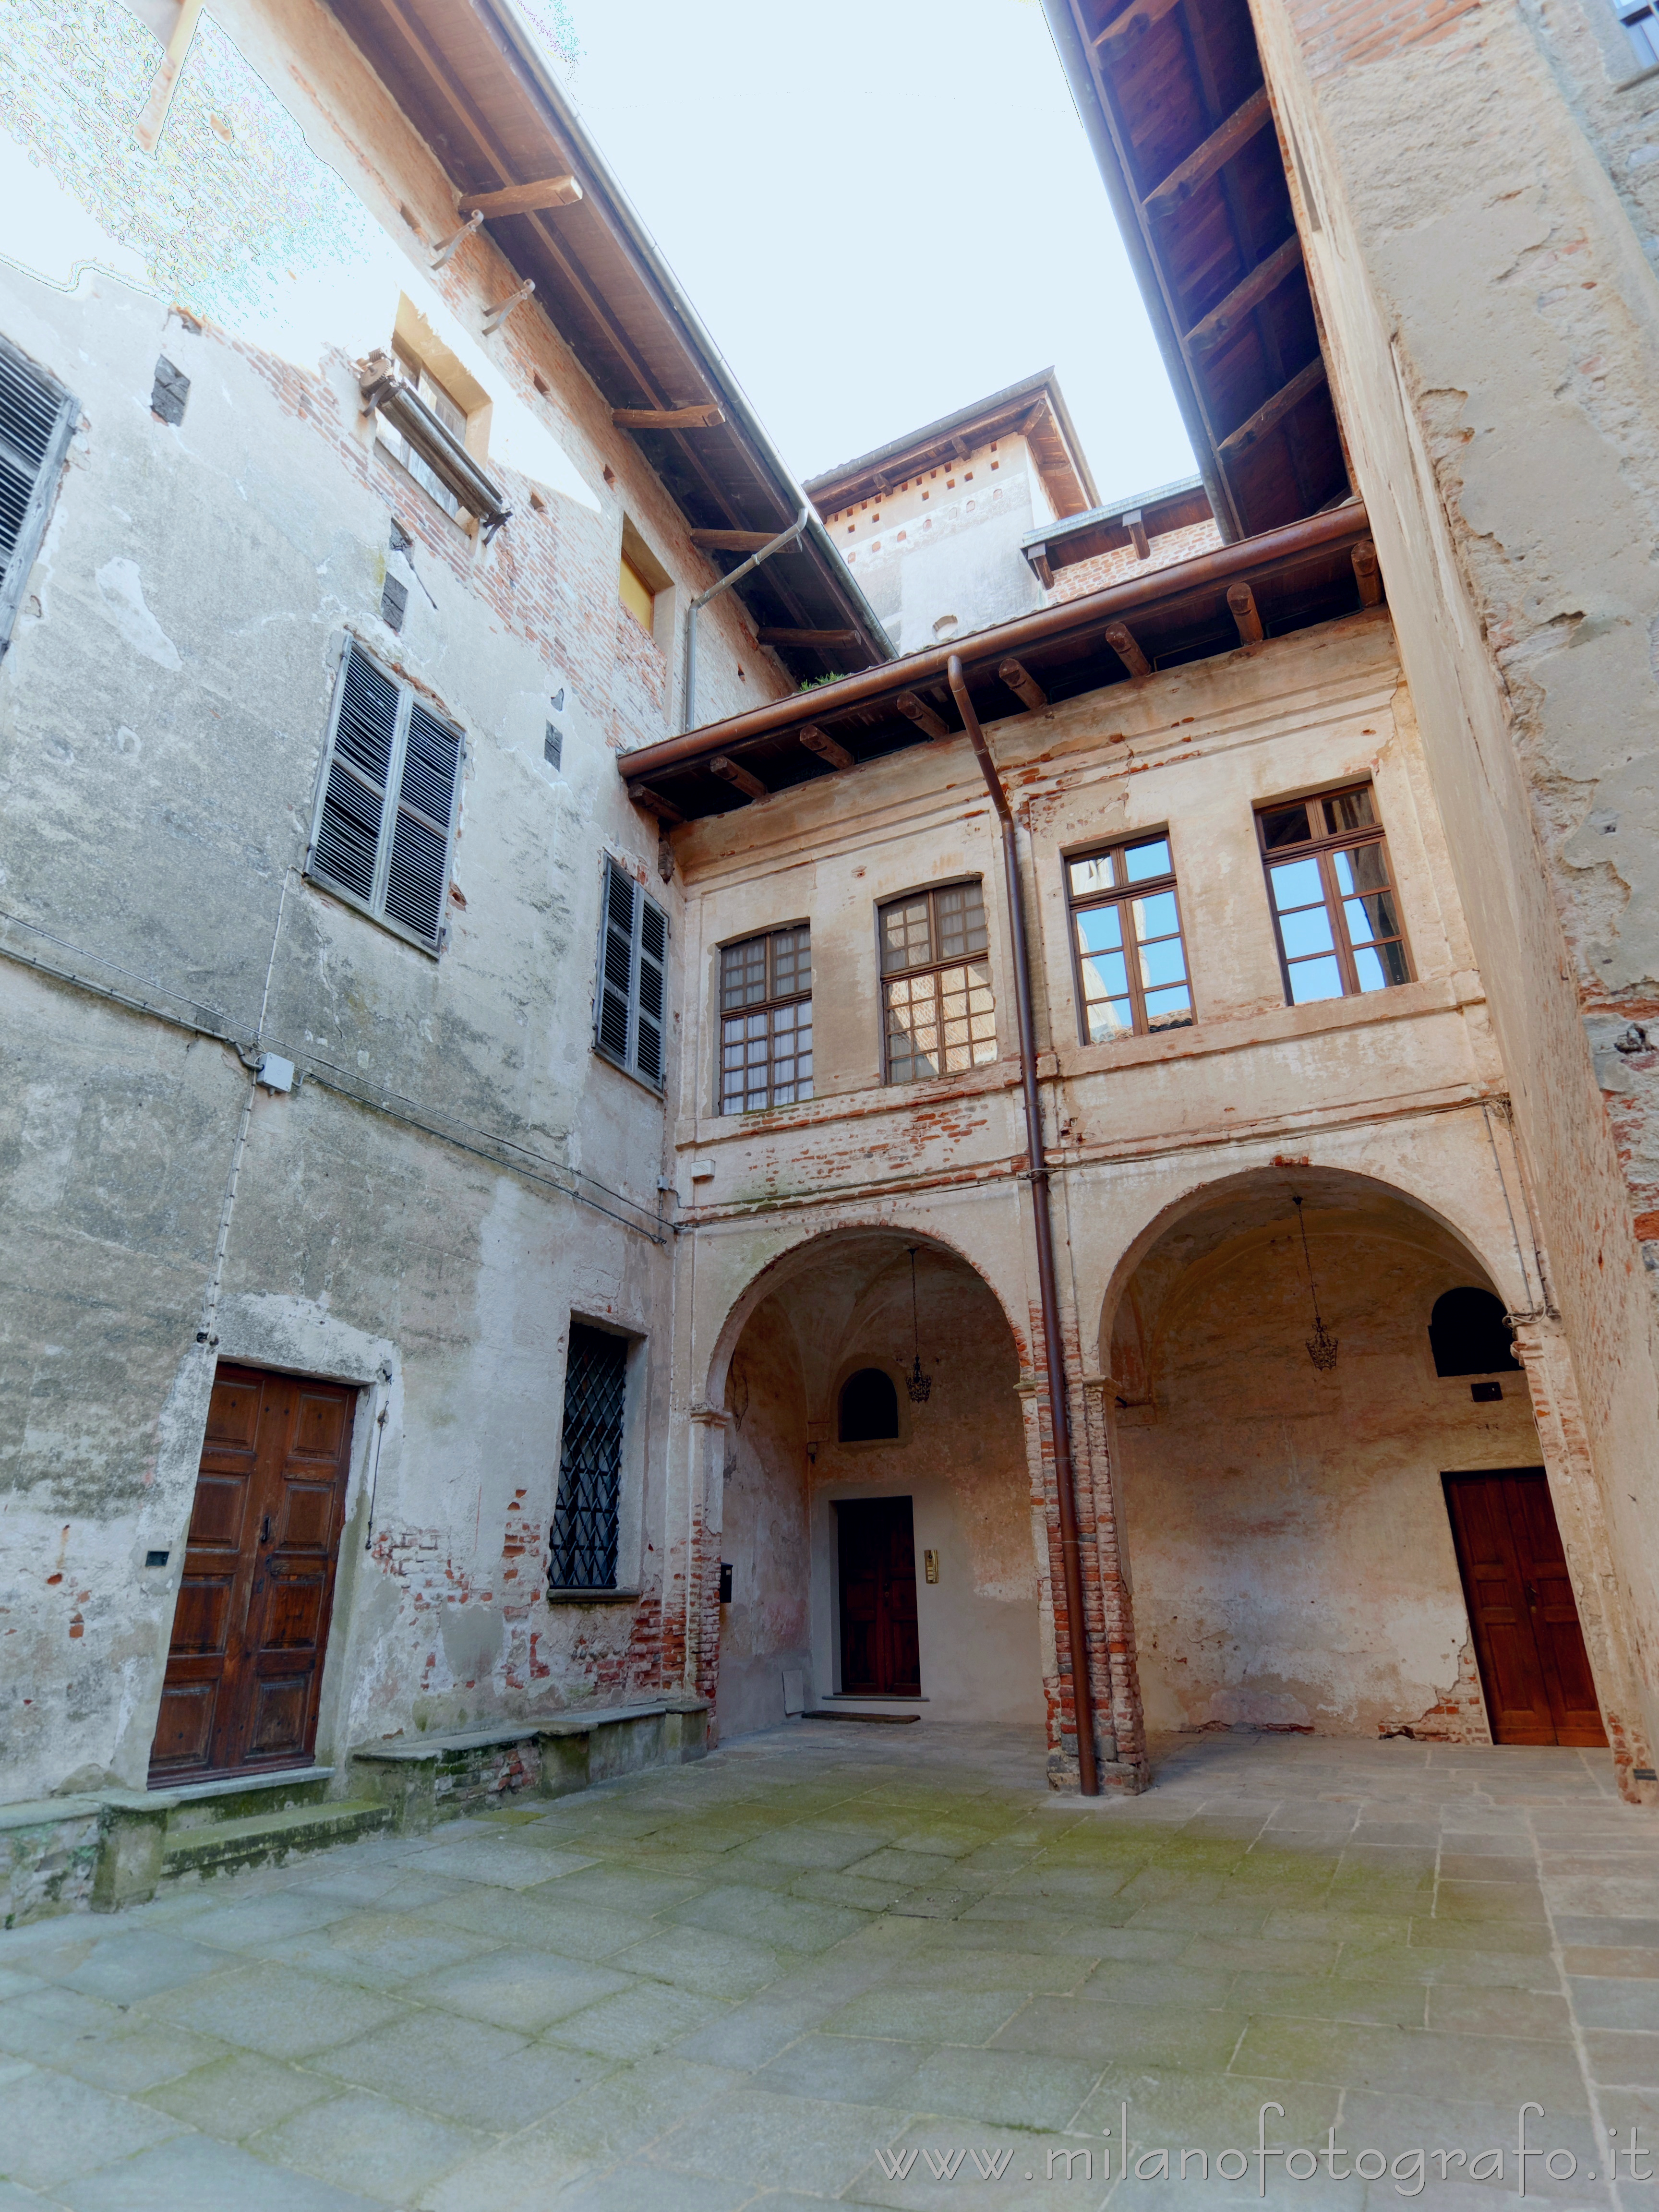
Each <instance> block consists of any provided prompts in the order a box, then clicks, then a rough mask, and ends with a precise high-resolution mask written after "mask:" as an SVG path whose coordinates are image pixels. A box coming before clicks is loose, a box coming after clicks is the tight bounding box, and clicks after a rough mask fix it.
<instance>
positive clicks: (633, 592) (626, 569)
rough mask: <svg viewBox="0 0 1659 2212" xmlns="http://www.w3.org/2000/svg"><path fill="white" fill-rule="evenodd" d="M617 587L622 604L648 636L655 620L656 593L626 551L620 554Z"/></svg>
mask: <svg viewBox="0 0 1659 2212" xmlns="http://www.w3.org/2000/svg"><path fill="white" fill-rule="evenodd" d="M617 595H618V597H619V598H620V599H621V600H622V603H623V605H624V606H625V607H626V608H627V610H628V611H629V614H630V615H632V616H633V617H634V619H635V622H636V623H638V624H639V626H640V628H641V629H642V630H643V631H644V632H645V634H646V635H647V637H649V636H650V635H651V632H652V628H653V624H654V623H655V621H656V608H657V595H656V593H655V592H653V590H652V588H651V586H650V585H649V584H647V581H646V580H645V578H644V576H643V575H642V574H641V572H640V570H639V569H638V568H635V565H634V563H633V562H631V561H630V560H629V557H628V556H627V554H626V553H624V554H623V556H622V567H621V569H620V572H619V574H618V579H617Z"/></svg>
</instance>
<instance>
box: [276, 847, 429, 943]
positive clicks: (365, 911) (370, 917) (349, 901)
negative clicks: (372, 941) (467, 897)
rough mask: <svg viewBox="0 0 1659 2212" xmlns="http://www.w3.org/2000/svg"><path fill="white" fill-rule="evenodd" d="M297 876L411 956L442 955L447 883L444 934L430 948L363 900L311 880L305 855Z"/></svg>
mask: <svg viewBox="0 0 1659 2212" xmlns="http://www.w3.org/2000/svg"><path fill="white" fill-rule="evenodd" d="M301 875H302V876H303V877H304V878H305V881H306V884H307V887H308V888H309V889H310V890H313V891H318V892H320V894H321V895H322V896H323V897H324V898H326V899H333V900H336V901H337V902H338V903H339V904H340V905H341V906H343V907H349V908H350V909H351V911H352V913H353V914H360V915H362V918H363V920H364V921H372V922H373V923H374V927H375V928H376V929H383V930H384V931H385V932H386V935H387V936H388V937H395V938H397V939H398V941H399V942H400V943H401V944H404V945H408V947H409V949H410V951H411V952H418V953H421V954H422V956H423V957H425V958H426V959H428V960H431V961H436V960H437V959H438V958H439V957H441V954H442V952H443V949H444V944H445V941H446V939H447V937H448V934H449V918H448V912H447V909H448V905H449V887H448V884H447V883H446V884H445V886H444V906H445V909H446V911H445V916H444V927H443V934H442V935H441V937H440V938H439V939H438V942H437V943H436V944H435V945H430V944H428V942H427V940H426V939H425V938H423V937H416V934H415V933H414V931H413V930H412V929H405V928H404V925H403V923H402V922H400V921H393V920H392V917H391V915H386V914H376V913H375V911H374V908H373V907H372V906H369V905H367V904H366V903H365V902H364V901H363V900H362V899H359V898H354V897H353V896H352V895H351V893H350V892H349V891H348V890H341V888H340V886H339V885H338V884H331V883H329V882H327V881H326V880H325V878H323V877H321V876H313V874H312V872H311V855H310V854H309V853H307V855H306V866H304V867H303V868H302V869H301Z"/></svg>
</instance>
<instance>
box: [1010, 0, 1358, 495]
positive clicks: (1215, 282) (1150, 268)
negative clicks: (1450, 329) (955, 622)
mask: <svg viewBox="0 0 1659 2212" xmlns="http://www.w3.org/2000/svg"><path fill="white" fill-rule="evenodd" d="M1044 6H1045V9H1046V10H1047V12H1048V16H1049V20H1050V21H1051V23H1052V24H1053V25H1054V31H1055V35H1056V40H1057V41H1058V43H1059V45H1060V51H1061V56H1062V59H1063V60H1064V61H1065V64H1066V70H1067V74H1068V76H1070V77H1071V79H1072V82H1073V91H1074V92H1075V93H1076V94H1077V97H1078V100H1079V106H1082V107H1083V108H1084V110H1085V123H1086V124H1088V125H1090V136H1091V139H1092V140H1093V143H1094V145H1095V149H1096V153H1097V158H1098V159H1099V161H1100V163H1101V166H1102V169H1103V173H1104V174H1105V177H1106V182H1107V185H1108V190H1109V193H1110V196H1111V197H1112V199H1113V201H1114V204H1115V207H1116V209H1117V210H1118V214H1119V219H1120V222H1121V225H1122V226H1123V227H1124V228H1125V232H1126V239H1127V244H1128V246H1129V250H1130V259H1131V261H1132V263H1133V264H1134V266H1135V270H1136V274H1137V276H1138V278H1139V283H1140V287H1141V290H1142V292H1143V294H1144V295H1145V296H1146V303H1147V307H1148V310H1149V312H1150V313H1151V315H1152V322H1153V325H1154V328H1155V330H1156V331H1158V335H1159V339H1160V343H1161V344H1162V345H1163V348H1164V356H1165V359H1166V361H1167V362H1168V364H1169V367H1170V374H1171V376H1172V378H1173V380H1175V382H1176V388H1177V396H1178V397H1179V398H1181V399H1182V412H1183V415H1184V416H1185V418H1186V420H1187V423H1188V431H1189V434H1190V435H1192V437H1193V442H1194V450H1195V452H1196V453H1197V456H1198V460H1199V465H1200V471H1202V473H1203V475H1204V477H1205V479H1206V483H1208V484H1209V485H1210V487H1211V490H1212V496H1213V499H1214V504H1215V512H1216V520H1217V522H1218V526H1219V527H1220V530H1221V532H1222V535H1223V536H1224V537H1227V538H1231V537H1236V536H1242V537H1253V536H1255V535H1257V534H1259V533H1260V532H1263V531H1267V530H1272V529H1276V528H1277V527H1279V526H1280V525H1281V524H1283V523H1285V522H1289V521H1291V520H1295V519H1296V518H1297V517H1298V516H1303V515H1309V514H1314V513H1318V512H1319V511H1320V510H1321V509H1322V508H1323V507H1327V506H1328V505H1329V504H1330V503H1331V501H1334V500H1340V499H1343V498H1345V497H1346V495H1347V494H1348V492H1349V490H1350V489H1351V485H1350V482H1349V475H1348V469H1347V464H1346V456H1345V454H1344V452H1343V447H1342V441H1341V435H1340V431H1339V429H1338V426H1337V420H1336V414H1335V410H1334V405H1333V403H1332V398H1331V392H1330V385H1329V380H1328V374H1326V369H1325V364H1324V359H1323V355H1322V347H1321V336H1320V330H1319V325H1318V319H1317V315H1316V309H1315V306H1314V301H1313V297H1312V294H1311V292H1310V287H1309V283H1308V277H1307V272H1306V268H1305V265H1304V260H1303V258H1302V254H1301V252H1300V251H1299V245H1298V241H1297V230H1296V223H1295V219H1294V216H1293V213H1292V207H1291V193H1290V187H1289V185H1288V182H1287V180H1286V177H1285V161H1284V155H1283V152H1282V149H1281V147H1280V143H1279V131H1278V128H1277V125H1276V122H1275V119H1274V117H1273V112H1272V107H1271V103H1270V101H1269V100H1268V97H1267V91H1266V88H1265V85H1264V82H1263V76H1262V70H1261V56H1260V53H1259V52H1258V50H1257V46H1256V40H1255V28H1254V26H1253V24H1252V22H1251V19H1250V14H1249V7H1248V5H1247V0H1044Z"/></svg>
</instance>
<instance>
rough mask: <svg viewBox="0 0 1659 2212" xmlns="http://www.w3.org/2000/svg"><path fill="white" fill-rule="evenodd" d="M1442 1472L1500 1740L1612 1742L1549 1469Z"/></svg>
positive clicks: (1495, 1738)
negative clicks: (1598, 1699) (1586, 1642)
mask: <svg viewBox="0 0 1659 2212" xmlns="http://www.w3.org/2000/svg"><path fill="white" fill-rule="evenodd" d="M1441 1479H1442V1480H1443V1482H1444V1484H1445V1486H1446V1505H1447V1509H1448V1510H1449V1513H1450V1515H1451V1524H1452V1534H1453V1537H1454V1538H1455V1541H1456V1545H1457V1565H1458V1568H1459V1570H1460V1571H1461V1572H1462V1577H1463V1595H1464V1596H1465V1598H1466V1599H1467V1600H1468V1608H1469V1626H1470V1627H1471V1628H1472V1629H1473V1631H1474V1650H1475V1656H1476V1659H1477V1660H1478V1661H1479V1662H1480V1683H1481V1687H1482V1688H1483V1689H1484V1690H1485V1692H1486V1717H1487V1719H1488V1720H1489V1721H1490V1723H1491V1724H1492V1741H1494V1742H1495V1743H1563V1744H1577V1745H1582V1746H1592V1745H1600V1744H1605V1743H1606V1741H1607V1731H1606V1730H1605V1729H1603V1728H1602V1726H1601V1711H1600V1710H1599V1708H1598V1707H1597V1705H1596V1702H1595V1683H1594V1681H1593V1680H1592V1679H1591V1676H1590V1668H1589V1656H1588V1654H1587V1653H1586V1651H1585V1650H1584V1636H1583V1630H1582V1629H1581V1628H1580V1626H1579V1625H1578V1608H1577V1605H1576V1603H1575V1602H1574V1601H1573V1595H1572V1583H1571V1581H1570V1580H1569V1578H1568V1575H1567V1563H1566V1559H1565V1555H1564V1553H1563V1552H1562V1549H1561V1538H1560V1534H1559V1531H1558V1530H1557V1528H1556V1525H1555V1509H1554V1507H1553V1505H1552V1504H1551V1503H1550V1492H1549V1484H1548V1482H1547V1480H1546V1478H1545V1474H1544V1470H1543V1468H1541V1467H1507V1468H1492V1469H1489V1470H1485V1471H1483V1472H1482V1473H1480V1474H1448V1475H1443V1477H1442V1478H1441Z"/></svg>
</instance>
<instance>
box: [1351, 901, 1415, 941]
mask: <svg viewBox="0 0 1659 2212" xmlns="http://www.w3.org/2000/svg"><path fill="white" fill-rule="evenodd" d="M1342 912H1343V915H1344V916H1345V917H1346V921H1347V924H1348V938H1349V941H1350V942H1351V943H1352V944H1354V945H1370V944H1371V943H1373V942H1374V941H1375V940H1376V939H1377V938H1379V937H1398V936H1399V935H1400V933H1401V931H1400V915H1399V914H1398V912H1397V910H1396V908H1395V902H1394V894H1393V892H1392V891H1379V892H1378V893H1377V895H1376V897H1375V898H1353V899H1345V900H1344V901H1343V902H1342Z"/></svg>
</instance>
